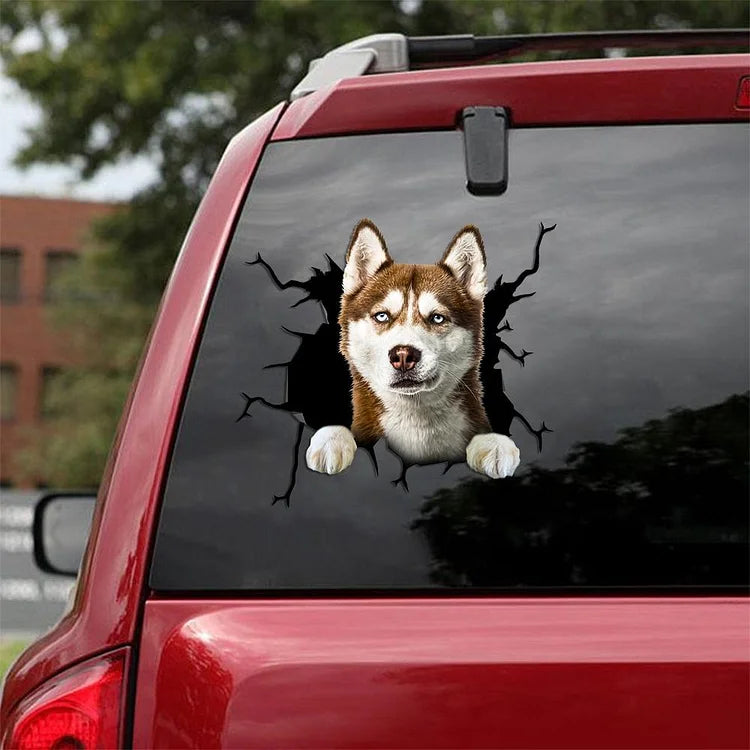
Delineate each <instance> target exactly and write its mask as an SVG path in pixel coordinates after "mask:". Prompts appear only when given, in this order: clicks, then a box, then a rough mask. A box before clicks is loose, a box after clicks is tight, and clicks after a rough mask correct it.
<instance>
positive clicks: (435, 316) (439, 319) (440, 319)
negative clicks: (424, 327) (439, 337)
mask: <svg viewBox="0 0 750 750" xmlns="http://www.w3.org/2000/svg"><path fill="white" fill-rule="evenodd" d="M430 323H435V325H440V324H441V323H445V316H444V315H441V314H440V313H432V315H430Z"/></svg>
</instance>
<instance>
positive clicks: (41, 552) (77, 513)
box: [34, 493, 96, 576]
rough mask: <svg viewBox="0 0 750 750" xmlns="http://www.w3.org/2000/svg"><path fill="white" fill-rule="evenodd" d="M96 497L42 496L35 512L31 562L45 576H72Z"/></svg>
mask: <svg viewBox="0 0 750 750" xmlns="http://www.w3.org/2000/svg"><path fill="white" fill-rule="evenodd" d="M95 502H96V496H95V495H76V494H73V493H57V494H54V495H45V496H44V497H43V498H42V499H41V500H39V502H38V503H37V504H36V508H35V509H34V561H35V562H36V564H37V566H38V567H39V568H40V569H41V570H43V571H44V572H45V573H57V574H58V575H68V576H75V575H77V574H78V568H79V566H80V564H81V559H82V558H83V553H84V550H85V549H86V542H87V541H88V538H89V530H90V528H91V517H92V516H93V514H94V503H95Z"/></svg>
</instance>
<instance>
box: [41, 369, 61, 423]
mask: <svg viewBox="0 0 750 750" xmlns="http://www.w3.org/2000/svg"><path fill="white" fill-rule="evenodd" d="M61 374H62V370H61V369H60V368H59V367H43V368H42V388H41V393H40V396H39V416H40V417H41V418H42V419H54V418H55V417H58V416H59V415H60V406H59V402H58V393H57V392H58V389H57V383H58V382H59V379H60V375H61Z"/></svg>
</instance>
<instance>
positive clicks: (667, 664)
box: [133, 599, 750, 748]
mask: <svg viewBox="0 0 750 750" xmlns="http://www.w3.org/2000/svg"><path fill="white" fill-rule="evenodd" d="M749 614H750V610H749V608H748V604H747V602H745V601H743V600H740V599H711V600H706V599H703V600H701V599H672V600H668V599H661V600H660V599H548V600H540V599H536V600H531V599H515V600H510V599H505V600H502V599H481V600H477V599H463V600H460V599H443V600H438V599H431V600H430V599H427V600H425V599H422V600H419V599H416V600H412V601H409V600H379V601H378V600H371V601H367V600H353V601H341V600H339V601H334V600H330V601H320V600H318V601H276V602H273V601H266V602H258V601H255V602H249V601H244V602H243V601H241V600H240V601H189V600H182V601H165V600H151V601H149V602H147V604H146V613H145V620H144V638H143V642H142V646H141V654H140V661H139V669H138V680H137V692H136V708H135V716H136V719H135V727H134V736H133V742H134V745H135V746H136V747H178V746H179V747H195V748H209V747H219V746H222V747H237V748H255V747H295V748H312V747H316V748H323V747H328V748H331V747H435V748H436V747H445V748H447V747H451V748H456V747H461V748H470V747H472V748H473V747H492V748H501V747H514V748H531V747H558V748H561V747H575V748H593V747H628V748H641V747H649V748H653V747H660V748H662V747H675V748H676V747H680V748H708V747H722V748H729V747H745V746H746V744H745V743H746V742H747V738H748V736H749V735H748V731H749V726H748V721H749V717H748V706H750V695H749V694H748V685H749V684H750V681H749V679H748V678H749V677H750V673H749V672H748V663H747V657H748V642H747V637H748V615H749Z"/></svg>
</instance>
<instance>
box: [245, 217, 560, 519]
mask: <svg viewBox="0 0 750 750" xmlns="http://www.w3.org/2000/svg"><path fill="white" fill-rule="evenodd" d="M553 229H555V226H554V225H553V226H550V227H545V226H544V225H540V226H539V234H538V236H537V240H536V246H535V248H534V262H533V265H532V267H531V268H528V269H526V270H525V271H523V272H522V273H521V274H519V276H518V277H517V278H516V279H515V280H513V281H507V282H505V281H503V278H502V276H501V277H500V278H498V279H497V281H496V282H495V283H494V285H493V286H492V287H491V288H490V289H489V290H487V278H486V268H485V256H484V248H483V243H482V238H481V235H480V233H479V231H478V230H477V229H476V228H475V227H471V226H468V227H465V228H464V229H462V230H461V231H460V232H458V233H457V234H456V236H455V237H454V238H453V240H452V241H451V243H450V244H449V246H448V248H447V250H446V251H445V253H444V254H443V257H442V258H441V260H440V261H439V262H437V263H435V264H433V265H407V264H399V263H394V261H393V260H392V258H391V256H390V254H389V253H388V249H387V247H386V244H385V241H384V239H383V237H382V235H381V233H380V232H379V230H378V229H377V227H376V226H375V225H374V224H373V223H372V222H370V221H369V220H367V219H363V220H362V221H360V223H359V224H358V225H357V227H356V228H355V230H354V233H353V235H352V238H351V241H350V243H349V248H348V250H347V254H346V266H345V268H344V270H343V271H342V269H341V268H340V267H339V266H338V265H337V264H336V263H334V261H333V260H331V258H330V257H328V256H326V258H327V260H328V269H327V270H325V271H321V270H319V269H317V268H314V269H313V274H312V276H311V277H310V278H309V279H308V280H306V281H296V280H291V281H287V282H282V281H281V280H280V279H279V278H278V277H277V276H276V273H275V272H274V270H273V268H272V267H271V266H270V265H269V264H268V263H266V261H265V260H264V259H263V258H262V257H261V256H260V254H259V255H258V256H257V258H256V259H255V260H254V261H248V265H250V266H253V265H260V266H262V267H263V268H265V270H266V271H267V272H268V274H269V275H270V277H271V279H272V281H273V282H274V284H275V286H276V287H277V288H278V289H281V290H284V289H290V288H294V289H300V290H302V291H304V292H306V296H304V297H303V298H302V299H300V300H298V301H297V302H295V303H294V304H293V305H292V307H297V306H298V305H300V304H302V303H304V302H307V301H313V302H317V303H320V305H321V306H322V309H323V312H324V316H325V322H323V323H322V324H321V325H320V326H319V328H318V329H317V331H315V332H314V333H305V332H300V331H291V330H287V329H284V330H285V331H286V332H287V333H289V334H291V335H293V336H296V337H298V338H299V339H300V344H299V347H298V348H297V351H296V352H295V354H294V356H293V357H292V359H291V360H290V361H289V362H282V363H278V364H272V365H267V366H266V367H267V368H270V367H283V368H286V373H287V385H286V399H285V401H284V402H283V403H271V402H269V401H267V400H266V399H265V398H263V397H262V396H249V395H248V394H246V393H243V394H242V397H243V399H244V400H245V405H244V409H243V411H242V413H241V414H240V415H239V417H238V419H237V421H238V422H239V421H241V420H243V419H245V418H249V417H250V416H251V414H250V407H251V405H252V404H253V403H255V402H256V401H257V402H261V403H263V404H264V405H266V406H267V407H270V408H272V409H280V410H283V411H287V412H290V413H292V414H297V415H301V417H302V420H303V421H302V420H300V419H299V417H295V418H296V419H297V421H298V429H297V437H296V440H295V445H294V448H293V457H292V458H293V461H292V471H291V478H290V483H289V486H288V488H287V490H286V492H285V493H284V494H283V495H277V496H274V501H273V502H274V503H275V502H278V501H280V500H283V501H284V502H285V504H286V505H287V506H288V505H289V501H290V497H291V493H292V490H293V489H294V486H295V482H296V474H297V469H298V465H299V452H300V447H301V443H302V438H303V432H304V425H305V424H306V425H308V426H310V427H312V428H313V429H315V430H316V432H315V434H314V435H313V437H312V439H311V441H310V444H309V447H308V449H307V451H306V456H305V457H306V462H307V465H308V466H309V467H310V468H311V469H313V470H315V471H320V472H322V473H328V474H334V473H338V472H340V471H343V470H345V469H346V468H347V467H348V466H349V465H350V464H351V463H352V460H353V458H354V455H355V452H356V450H357V448H358V447H363V448H365V449H366V450H367V451H368V452H369V454H370V457H371V458H372V459H373V462H374V463H375V469H376V470H377V462H376V459H375V454H374V452H373V450H372V447H373V444H374V443H375V442H377V441H378V440H379V439H381V438H385V441H386V442H387V444H388V446H389V448H390V449H391V450H392V451H393V452H394V453H395V454H396V455H397V456H398V457H399V458H400V459H401V462H402V471H401V475H400V476H399V477H398V479H396V480H394V481H393V484H402V485H403V486H404V488H405V489H408V485H407V483H406V472H407V470H408V468H409V467H410V466H414V465H415V464H427V463H434V462H443V461H445V462H447V464H448V466H450V465H452V464H454V463H458V462H463V461H464V460H465V461H467V463H469V465H470V466H471V467H472V468H473V469H475V470H476V471H478V472H480V473H482V474H485V475H487V476H490V477H503V476H510V475H511V474H512V473H513V472H514V471H515V469H516V468H517V466H518V463H519V458H520V457H519V455H518V449H517V448H516V446H515V444H514V443H513V441H512V440H511V439H510V437H508V436H509V435H510V426H511V423H512V422H513V420H514V419H518V420H519V421H521V423H522V424H523V425H524V426H525V427H526V428H527V429H528V431H529V432H530V433H532V434H533V435H534V436H535V437H536V439H537V445H538V449H539V450H540V451H541V449H542V436H543V433H545V432H549V428H547V426H546V425H545V424H544V422H542V424H541V426H540V428H538V429H534V428H533V427H532V426H531V424H530V423H529V422H528V420H527V419H526V418H525V417H524V416H523V414H521V413H520V412H519V411H518V410H517V409H516V408H515V407H514V405H513V403H512V402H511V400H510V399H509V397H508V395H507V394H506V393H505V390H504V387H503V379H502V371H501V370H500V369H498V368H497V367H496V365H497V363H498V362H499V358H500V355H501V352H505V353H506V354H507V355H509V356H510V357H511V358H512V359H514V360H515V361H517V362H518V363H519V364H520V365H521V366H524V365H525V360H526V357H528V356H529V355H530V354H531V352H527V351H526V350H525V349H524V350H522V351H521V353H520V354H516V353H515V352H514V351H513V350H512V349H511V348H510V347H509V346H508V345H507V344H506V343H505V342H504V341H503V340H502V338H501V335H502V333H503V332H505V331H512V330H513V329H512V328H511V326H510V323H509V322H508V320H507V318H506V313H507V311H508V309H509V307H510V306H511V305H512V304H514V303H515V302H517V301H519V300H521V299H523V298H526V297H530V296H532V295H533V294H534V292H530V293H525V294H517V293H516V292H517V290H518V288H519V287H520V285H521V284H522V283H523V282H524V281H525V280H526V278H528V277H529V276H531V275H533V274H535V273H536V272H537V271H538V270H539V255H540V246H541V242H542V238H543V237H544V235H545V234H546V233H548V232H551V231H552V230H553ZM339 350H340V351H339ZM342 354H343V356H342ZM320 361H326V362H328V368H320V367H318V366H317V363H319V362H320Z"/></svg>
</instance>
